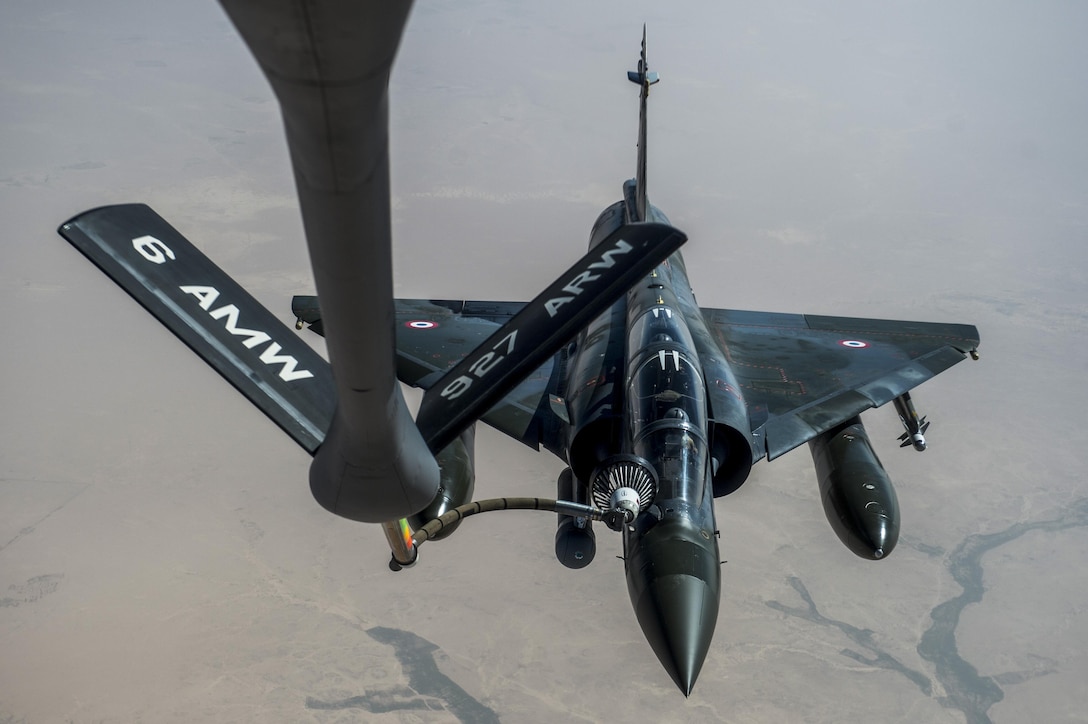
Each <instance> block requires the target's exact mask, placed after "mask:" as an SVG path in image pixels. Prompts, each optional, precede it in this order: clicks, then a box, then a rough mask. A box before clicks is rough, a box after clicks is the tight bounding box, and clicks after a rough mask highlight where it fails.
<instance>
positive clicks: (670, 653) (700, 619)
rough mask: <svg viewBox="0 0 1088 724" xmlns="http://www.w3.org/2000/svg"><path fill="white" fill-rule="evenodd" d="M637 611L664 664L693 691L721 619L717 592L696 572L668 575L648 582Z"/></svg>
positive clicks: (683, 686)
mask: <svg viewBox="0 0 1088 724" xmlns="http://www.w3.org/2000/svg"><path fill="white" fill-rule="evenodd" d="M635 615H636V616H637V617H638V622H639V625H640V626H642V632H643V634H645V636H646V640H647V641H648V642H649V643H650V647H651V648H652V649H653V650H654V653H655V654H657V658H658V660H659V661H660V662H661V665H662V666H664V667H665V671H667V672H669V676H671V677H672V680H673V681H674V682H676V685H677V686H678V687H680V691H682V692H684V696H688V695H689V694H691V690H692V688H693V687H694V686H695V680H696V679H697V678H699V672H700V671H701V670H702V668H703V661H704V660H705V659H706V652H707V650H708V649H709V648H710V641H711V639H712V638H713V636H714V625H715V624H716V623H717V620H718V595H717V592H715V591H712V590H711V588H710V586H709V585H707V583H706V581H703V580H701V579H699V578H696V577H695V576H688V575H682V574H678V575H668V576H664V577H662V578H658V579H655V580H654V581H652V582H650V583H649V585H647V586H646V588H645V590H644V591H643V593H642V596H641V597H640V598H639V600H638V601H637V602H636V603H635Z"/></svg>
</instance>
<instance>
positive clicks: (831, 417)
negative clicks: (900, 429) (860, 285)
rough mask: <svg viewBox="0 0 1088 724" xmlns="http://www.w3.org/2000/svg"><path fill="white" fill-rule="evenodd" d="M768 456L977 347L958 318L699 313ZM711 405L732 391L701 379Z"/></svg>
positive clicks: (913, 383)
mask: <svg viewBox="0 0 1088 724" xmlns="http://www.w3.org/2000/svg"><path fill="white" fill-rule="evenodd" d="M702 313H703V318H704V319H705V320H706V323H707V327H708V328H709V330H710V333H711V335H713V337H714V341H715V342H716V343H717V345H718V347H719V348H720V349H721V350H722V353H723V354H724V355H725V357H726V359H727V360H728V361H729V364H730V367H731V368H732V370H733V373H734V374H735V375H736V378H737V382H738V383H739V384H740V386H741V388H742V392H743V395H744V399H745V400H746V402H747V404H748V414H749V418H750V420H751V425H752V435H753V447H754V448H755V450H756V452H757V454H758V453H759V452H763V453H764V454H766V456H767V459H768V460H773V459H774V458H776V457H778V456H779V455H782V454H783V453H785V452H788V451H790V450H792V449H793V448H795V447H797V446H799V445H801V444H803V443H805V442H808V441H809V440H811V439H813V438H814V437H816V436H817V435H819V434H820V433H821V432H824V431H826V430H829V429H830V428H832V427H834V426H835V425H837V424H839V423H841V422H844V421H845V420H848V419H850V418H851V417H853V416H854V415H857V414H858V413H860V412H862V411H863V410H867V409H869V408H873V407H879V406H880V405H883V404H884V403H886V402H889V401H891V400H893V399H894V398H896V397H898V396H899V395H902V394H903V393H904V392H907V391H909V390H911V389H912V388H914V387H917V386H918V385H920V384H922V383H923V382H925V381H926V380H928V379H930V378H931V377H933V376H934V375H937V374H939V373H940V372H943V371H944V370H946V369H948V368H949V367H951V366H952V365H954V364H956V363H957V362H959V361H960V360H962V359H964V358H965V357H966V356H967V355H968V354H969V353H971V352H974V351H975V350H977V348H978V342H979V335H978V330H977V329H975V327H973V326H971V325H966V324H940V323H930V322H900V321H893V320H884V319H860V318H854V317H824V316H817V315H811V314H809V315H803V314H780V313H773V312H748V311H738V310H730V309H703V310H702ZM708 387H709V394H710V398H711V404H712V405H713V402H714V398H715V397H717V396H721V395H726V394H730V392H729V391H728V390H727V389H721V388H718V387H716V386H715V385H714V384H712V383H710V382H709V381H708Z"/></svg>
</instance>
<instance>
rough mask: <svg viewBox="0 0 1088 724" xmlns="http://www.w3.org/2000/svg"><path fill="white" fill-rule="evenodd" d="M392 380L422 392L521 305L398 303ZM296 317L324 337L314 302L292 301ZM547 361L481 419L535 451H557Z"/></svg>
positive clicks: (304, 298) (553, 383) (552, 382)
mask: <svg viewBox="0 0 1088 724" xmlns="http://www.w3.org/2000/svg"><path fill="white" fill-rule="evenodd" d="M395 305H396V320H397V325H396V328H397V377H398V379H400V381H401V382H404V383H405V384H408V385H411V386H412V387H418V388H420V389H423V390H427V389H430V387H431V386H432V385H433V384H434V383H435V382H436V381H437V380H438V379H439V378H440V377H441V376H442V375H443V374H444V373H445V372H446V371H448V370H449V369H451V368H452V367H453V366H454V365H456V364H457V363H458V362H460V361H461V360H462V359H463V358H464V357H465V355H467V354H469V353H470V352H472V351H473V350H474V349H476V348H477V347H478V346H479V345H480V343H482V342H483V341H484V340H486V339H487V338H488V337H489V336H491V334H492V333H494V332H495V330H497V329H498V328H499V327H501V326H502V325H504V324H506V323H507V322H508V321H510V319H512V318H513V316H514V315H515V314H517V313H518V312H519V311H521V309H522V308H523V307H524V306H525V302H491V301H461V300H443V299H397V300H395ZM291 307H292V310H293V311H294V313H295V316H296V317H298V318H299V319H301V320H302V321H303V322H306V323H307V324H309V325H310V329H311V330H312V331H314V332H316V333H318V334H322V333H323V329H322V325H321V311H320V309H319V307H318V303H317V297H314V296H297V297H295V298H294V300H293V301H292V303H291ZM554 362H555V358H554V357H553V358H550V359H548V360H547V361H546V362H544V363H543V364H542V365H541V366H540V367H538V368H537V369H536V371H535V372H533V373H532V374H531V375H529V376H528V377H527V378H525V379H524V380H523V381H522V382H521V383H520V384H518V386H517V387H515V388H514V389H513V391H511V392H510V393H509V394H507V395H506V396H505V397H503V399H502V400H501V401H500V402H499V403H498V404H496V405H495V406H494V407H492V408H491V409H490V410H488V411H487V413H485V414H484V415H483V416H482V417H481V418H480V419H481V420H483V421H484V422H485V423H487V424H488V425H490V426H491V427H493V428H495V429H496V430H498V431H500V432H502V433H505V434H507V435H509V436H510V437H512V438H514V439H515V440H517V441H519V442H521V443H524V444H525V445H528V446H529V447H532V448H533V449H539V448H540V446H541V445H543V446H544V447H545V448H547V449H548V450H552V451H559V450H561V449H562V446H561V440H560V439H559V437H558V427H559V422H558V420H557V419H554V417H553V416H552V415H551V412H550V410H549V408H548V395H549V394H555V392H556V390H557V388H558V379H556V378H555V377H556V376H555V375H554V374H553V373H554V372H555V369H554V367H555V364H554Z"/></svg>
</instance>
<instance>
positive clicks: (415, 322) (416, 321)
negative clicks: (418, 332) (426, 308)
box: [404, 319, 438, 329]
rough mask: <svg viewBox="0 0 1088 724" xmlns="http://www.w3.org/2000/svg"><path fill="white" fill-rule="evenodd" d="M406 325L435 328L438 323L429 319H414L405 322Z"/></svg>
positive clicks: (411, 327) (409, 326) (414, 327)
mask: <svg viewBox="0 0 1088 724" xmlns="http://www.w3.org/2000/svg"><path fill="white" fill-rule="evenodd" d="M404 326H405V327H408V328H409V329H434V328H435V327H437V326H438V323H437V322H432V321H430V320H428V319H413V320H412V321H411V322H405V323H404Z"/></svg>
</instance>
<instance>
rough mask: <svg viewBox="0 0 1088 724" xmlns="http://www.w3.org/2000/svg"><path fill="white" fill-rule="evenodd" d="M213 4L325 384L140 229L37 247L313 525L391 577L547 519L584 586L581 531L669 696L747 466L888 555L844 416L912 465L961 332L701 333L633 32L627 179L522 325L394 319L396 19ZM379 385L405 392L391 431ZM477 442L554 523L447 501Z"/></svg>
mask: <svg viewBox="0 0 1088 724" xmlns="http://www.w3.org/2000/svg"><path fill="white" fill-rule="evenodd" d="M224 5H225V7H226V9H227V11H228V14H229V15H230V16H231V19H232V20H233V21H234V23H235V25H236V26H237V27H238V28H239V31H240V32H241V34H242V35H243V37H244V38H245V39H246V42H247V43H248V44H249V46H250V49H251V50H252V51H253V53H254V56H255V57H256V58H257V59H258V62H259V63H260V64H261V66H262V68H263V69H264V71H265V73H266V75H267V76H268V78H269V81H270V82H271V83H272V86H273V89H274V90H275V92H276V94H277V96H278V98H279V100H280V104H281V107H282V108H283V114H284V120H285V128H286V132H287V136H288V144H289V147H290V149H291V154H292V162H293V164H294V169H295V177H296V183H297V185H298V190H299V199H300V205H301V208H302V213H303V219H304V222H305V228H306V234H307V242H308V244H309V246H310V254H311V261H312V263H313V266H314V276H315V281H316V283H317V287H318V296H316V297H295V299H294V302H293V305H292V306H293V310H294V313H295V316H296V317H297V319H298V324H297V325H296V326H297V327H298V328H301V327H302V326H303V324H309V325H310V328H311V329H312V330H313V331H315V332H318V333H320V334H324V335H325V336H326V339H327V345H328V352H329V357H330V362H331V365H330V363H329V362H326V361H325V360H324V359H323V358H322V357H320V356H319V355H318V354H316V353H314V352H313V351H312V350H311V349H310V348H309V346H308V345H306V344H305V343H304V342H303V341H302V340H300V339H299V338H298V337H297V336H295V334H294V333H293V332H292V331H291V330H289V329H287V328H286V327H285V326H284V325H283V324H282V323H280V322H279V321H278V320H277V319H276V318H275V317H274V316H273V315H272V314H271V313H270V312H268V311H267V310H266V309H264V308H263V307H261V306H260V304H258V302H257V301H256V300H255V299H253V298H252V297H251V296H250V295H249V294H247V293H246V292H245V291H244V290H243V289H242V288H241V287H239V286H238V285H237V284H236V283H235V282H233V281H232V280H231V279H230V278H229V277H228V276H227V275H226V274H225V273H224V272H223V271H222V270H220V269H219V268H218V267H216V266H215V265H214V264H213V263H212V262H211V261H210V260H208V259H207V258H206V257H205V256H204V255H203V254H201V252H200V251H198V250H197V249H196V248H195V247H194V246H193V245H192V244H191V243H189V242H188V241H187V240H185V239H184V238H183V237H182V236H181V235H180V234H179V233H178V232H177V231H176V230H174V229H173V228H172V227H171V226H170V225H169V224H168V223H167V222H166V221H164V220H163V219H162V218H161V217H159V216H158V215H157V214H156V213H155V212H154V211H152V210H151V209H150V208H148V207H147V206H143V205H125V206H112V207H104V208H100V209H95V210H92V211H88V212H86V213H84V214H81V215H79V216H77V217H75V218H73V219H72V220H70V221H69V222H67V223H65V224H64V225H62V226H61V228H60V233H61V234H62V235H63V236H64V237H65V238H66V239H68V240H69V241H70V242H71V243H72V244H73V245H75V246H76V247H77V248H78V249H79V250H80V251H82V252H83V253H84V254H86V255H87V256H88V257H89V258H90V259H91V260H92V261H93V262H94V263H95V264H97V265H98V266H100V267H101V268H102V269H103V270H104V271H105V272H106V273H107V274H109V275H110V276H111V277H113V278H114V280H116V281H117V282H118V283H119V284H120V285H121V286H122V287H124V288H125V290H126V291H128V292H129V293H130V294H132V295H133V296H134V297H135V298H136V299H137V300H138V301H139V302H140V303H141V304H143V305H144V306H145V307H147V308H148V310H149V311H151V312H152V313H153V314H155V315H156V316H157V317H158V318H159V319H160V320H161V321H163V322H164V324H166V325H167V326H168V327H169V328H170V329H171V330H172V331H173V332H174V333H175V334H177V335H178V336H179V337H181V338H182V340H184V341H185V342H186V343H187V344H188V345H189V346H190V347H191V348H192V349H193V350H194V351H196V352H197V353H198V354H200V355H201V356H202V357H203V358H204V359H205V360H207V361H208V362H209V363H210V364H211V365H212V366H213V367H215V368H216V369H217V370H218V371H219V372H220V373H221V374H223V376H224V377H226V378H227V379H228V380H229V381H230V382H231V383H232V384H233V385H235V386H236V387H237V388H238V389H239V390H240V391H241V392H243V394H245V395H246V396H247V397H248V398H249V399H250V400H252V401H253V402H254V403H255V404H256V405H257V406H258V407H259V408H260V409H261V410H262V411H264V412H265V413H266V414H267V415H268V416H269V417H271V418H272V419H273V420H274V421H275V422H276V423H277V424H279V425H280V426H281V427H282V428H283V429H284V430H285V431H286V432H287V433H288V434H289V435H290V436H291V437H292V438H293V439H295V440H296V441H297V442H298V443H299V444H300V445H301V446H302V447H303V448H304V449H305V450H306V451H307V452H309V453H311V454H313V455H314V462H313V465H312V466H311V471H310V484H311V489H312V491H313V493H314V496H315V498H316V499H317V500H318V502H319V503H320V504H321V505H323V506H324V507H326V508H327V509H329V510H330V511H332V512H334V513H336V514H338V515H342V516H345V517H347V518H351V519H353V520H359V521H363V522H375V523H381V524H383V526H384V527H385V530H386V533H387V538H388V539H389V542H390V547H391V550H392V553H393V559H392V561H391V563H390V567H391V568H393V569H394V570H398V569H400V568H402V567H405V566H408V565H411V564H413V563H415V561H416V557H417V552H418V546H419V545H420V544H421V543H422V542H423V541H425V540H430V539H438V538H442V537H444V536H445V535H448V534H449V533H450V532H452V530H453V529H454V528H455V527H456V526H457V524H458V522H459V521H460V520H462V519H463V518H464V517H466V516H468V515H471V514H473V513H477V512H482V511H486V510H492V509H499V508H510V507H522V508H538V509H546V510H551V511H555V512H556V513H557V514H558V530H557V533H556V537H555V553H556V557H557V558H558V559H559V561H560V562H561V563H562V564H563V565H565V566H567V567H569V568H582V567H584V566H586V565H588V564H589V563H590V562H591V561H592V560H593V557H594V552H595V534H594V529H593V523H594V522H595V521H599V522H603V524H604V525H605V526H606V527H607V528H609V529H611V530H614V531H616V532H617V533H618V534H619V535H621V536H622V539H623V560H624V568H625V572H626V577H627V587H628V591H629V594H630V598H631V603H632V605H633V606H634V610H635V615H636V617H637V619H638V622H639V624H640V626H641V627H642V630H643V632H644V634H645V636H646V638H647V640H648V642H649V644H650V646H651V648H652V649H653V651H654V652H655V653H656V655H657V657H658V659H659V660H660V661H661V663H662V665H663V666H664V668H665V669H666V671H667V672H668V673H669V675H670V676H671V677H672V679H673V681H674V682H675V683H676V685H677V686H678V687H679V688H680V690H681V691H683V692H684V694H685V695H689V694H690V693H691V690H692V687H693V686H694V684H695V681H696V678H697V677H698V675H699V671H700V669H701V667H702V664H703V661H704V659H705V657H706V654H707V650H708V648H709V646H710V643H711V639H712V636H713V633H714V627H715V624H716V621H717V615H718V608H719V601H720V595H721V573H720V560H719V553H718V542H717V541H718V535H717V528H716V525H715V519H714V500H715V498H718V497H721V496H724V495H728V494H729V493H731V492H733V491H734V490H736V489H737V488H738V487H739V486H740V485H741V484H742V483H743V482H744V481H745V479H746V478H747V477H748V474H749V472H750V470H751V468H752V465H753V464H754V463H755V462H756V461H758V460H760V459H762V458H764V457H765V458H767V459H768V460H773V459H774V458H776V457H778V456H780V455H782V454H783V453H785V452H787V451H789V450H791V449H793V448H795V447H798V446H800V445H801V444H803V443H806V442H807V443H808V444H809V447H810V450H811V453H812V458H813V461H814V463H815V467H816V474H817V478H818V480H819V485H820V491H821V494H822V500H823V505H824V511H825V513H826V515H827V519H828V521H829V522H830V524H831V527H832V529H833V530H834V531H835V533H836V534H837V535H838V537H839V538H840V539H841V540H842V542H843V543H844V544H845V545H846V546H847V547H848V548H849V549H850V550H851V551H853V552H854V553H856V554H857V555H859V556H861V557H863V558H868V559H881V558H884V557H886V556H887V555H888V554H889V553H891V551H892V549H893V548H894V547H895V544H896V541H897V540H898V536H899V514H898V504H897V502H896V495H895V491H894V489H893V487H892V483H891V481H890V480H889V478H888V476H887V474H886V473H885V471H884V468H883V466H882V465H881V463H880V461H879V460H878V458H877V456H876V453H875V452H874V451H873V448H872V446H871V444H870V442H869V438H868V436H867V434H866V432H865V428H864V426H863V425H862V422H861V420H860V418H859V417H858V415H859V413H861V412H862V411H863V410H866V409H869V408H873V407H879V406H881V405H883V404H885V403H887V402H893V403H894V405H895V407H896V410H897V411H898V413H899V416H900V419H901V420H902V422H903V425H904V433H903V435H902V436H901V437H900V440H901V441H902V446H904V447H905V446H913V447H914V448H915V449H917V450H924V449H925V446H926V441H925V437H924V433H925V432H926V428H927V427H928V424H929V423H928V422H927V421H926V420H925V418H922V417H919V415H918V414H917V412H916V411H915V408H914V405H913V403H912V401H911V398H910V394H909V390H911V389H912V388H914V387H916V386H917V385H919V384H921V383H922V382H924V381H926V380H928V379H929V378H930V377H933V376H934V375H936V374H938V373H940V372H942V371H943V370H945V369H947V368H948V367H950V366H952V365H954V364H955V363H957V362H959V361H960V360H962V359H964V358H965V357H966V356H968V355H971V356H972V357H977V347H978V341H979V340H978V332H977V330H976V329H975V328H974V327H973V326H969V325H961V324H935V323H923V322H899V321H886V320H873V319H857V318H850V317H826V316H813V315H801V314H778V313H767V312H750V311H737V310H725V309H708V308H701V307H700V306H699V305H698V303H697V302H696V300H695V297H694V295H693V293H692V290H691V287H690V285H689V283H688V279H687V275H686V272H685V268H684V262H683V259H682V258H681V256H680V253H679V252H678V251H677V249H678V247H679V246H680V245H681V244H682V243H683V242H684V241H685V238H686V237H684V235H683V234H682V233H680V232H679V231H677V230H676V229H674V228H672V227H671V225H670V224H669V221H668V219H667V218H666V217H665V215H664V214H663V213H662V212H661V211H660V210H659V209H657V208H656V207H654V206H653V205H651V204H650V202H649V199H648V195H647V185H646V135H647V134H646V125H647V123H646V121H647V118H646V106H647V99H648V96H649V93H650V89H651V87H652V86H653V85H654V84H655V83H657V82H658V76H657V74H656V73H653V72H651V71H650V70H649V67H648V65H647V62H646V36H645V29H644V30H643V39H642V53H641V56H640V58H639V62H638V67H637V69H636V70H634V71H631V72H629V73H628V74H627V75H628V79H629V80H630V81H632V82H633V83H635V84H637V86H638V87H639V89H640V94H639V99H640V100H639V106H640V107H639V130H638V160H637V172H636V178H634V179H632V180H630V181H627V182H626V183H625V184H623V197H622V199H621V200H620V201H617V202H616V203H615V204H613V205H611V206H609V207H608V208H606V209H605V210H604V211H603V212H602V213H601V214H600V216H599V217H598V219H597V221H596V223H595V224H594V225H593V228H592V231H591V232H590V241H589V252H588V253H587V254H586V255H585V256H584V257H583V258H582V259H581V260H580V261H579V262H578V263H576V264H575V265H574V266H573V267H572V268H571V269H570V270H569V271H568V272H567V273H565V274H564V275H563V276H561V277H560V278H559V279H558V280H557V281H556V282H554V283H553V284H552V285H551V286H550V287H548V288H547V289H546V290H545V291H544V292H543V293H542V294H541V295H539V296H538V297H537V298H536V299H534V300H533V301H531V302H528V303H523V302H486V301H439V300H405V299H398V300H394V299H393V298H392V294H391V288H392V287H391V268H390V263H389V258H390V257H389V204H388V200H389V199H388V193H389V189H388V165H387V164H388V150H387V143H386V137H385V131H386V124H387V114H386V111H385V100H386V95H385V94H386V89H387V83H388V72H389V67H390V65H391V63H392V58H393V56H394V54H395V51H396V45H397V43H398V42H399V37H400V31H401V29H402V27H403V23H404V20H405V17H406V14H407V7H406V5H399V4H395V3H393V4H381V3H374V4H367V3H362V4H360V3H337V2H329V3H314V4H307V3H299V4H298V6H297V7H296V6H295V5H294V4H293V3H292V2H290V1H285V2H282V3H264V4H257V3H250V2H240V1H235V0H227V1H226V2H224ZM317 7H320V8H322V12H316V11H315V10H314V8H317ZM296 11H297V12H296ZM300 18H302V20H304V22H303V21H300ZM351 28H360V30H359V31H358V32H357V33H354V34H353V32H352V31H351ZM375 69H377V70H375ZM319 299H320V302H319V301H318V300H319ZM394 373H395V377H394ZM397 379H399V380H400V381H403V382H405V383H407V384H409V385H413V386H416V387H420V388H423V389H424V390H426V393H425V395H424V398H423V402H422V404H421V407H420V409H419V412H418V414H417V416H416V418H415V420H414V421H413V419H412V418H411V417H410V415H409V414H408V412H407V410H406V408H405V406H404V402H403V399H402V397H401V394H400V389H399V386H398V385H397ZM477 419H479V420H483V421H484V422H485V423H487V424H488V425H491V426H492V427H495V428H497V429H498V430H501V431H502V432H504V433H506V434H507V435H509V436H511V437H513V438H515V439H516V440H519V441H521V442H523V443H525V444H526V445H529V446H531V447H533V448H537V449H539V448H540V447H543V448H545V449H546V450H548V451H550V452H552V453H554V454H555V455H557V456H558V457H559V458H561V459H562V460H564V461H565V462H566V463H567V465H568V467H567V468H566V469H565V470H564V472H563V474H562V475H561V476H560V477H559V480H558V485H557V491H558V492H557V495H556V499H554V500H542V499H535V498H533V499H495V500H490V501H476V502H471V501H472V496H473V480H474V466H473V438H474V425H475V422H476V420H477Z"/></svg>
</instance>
